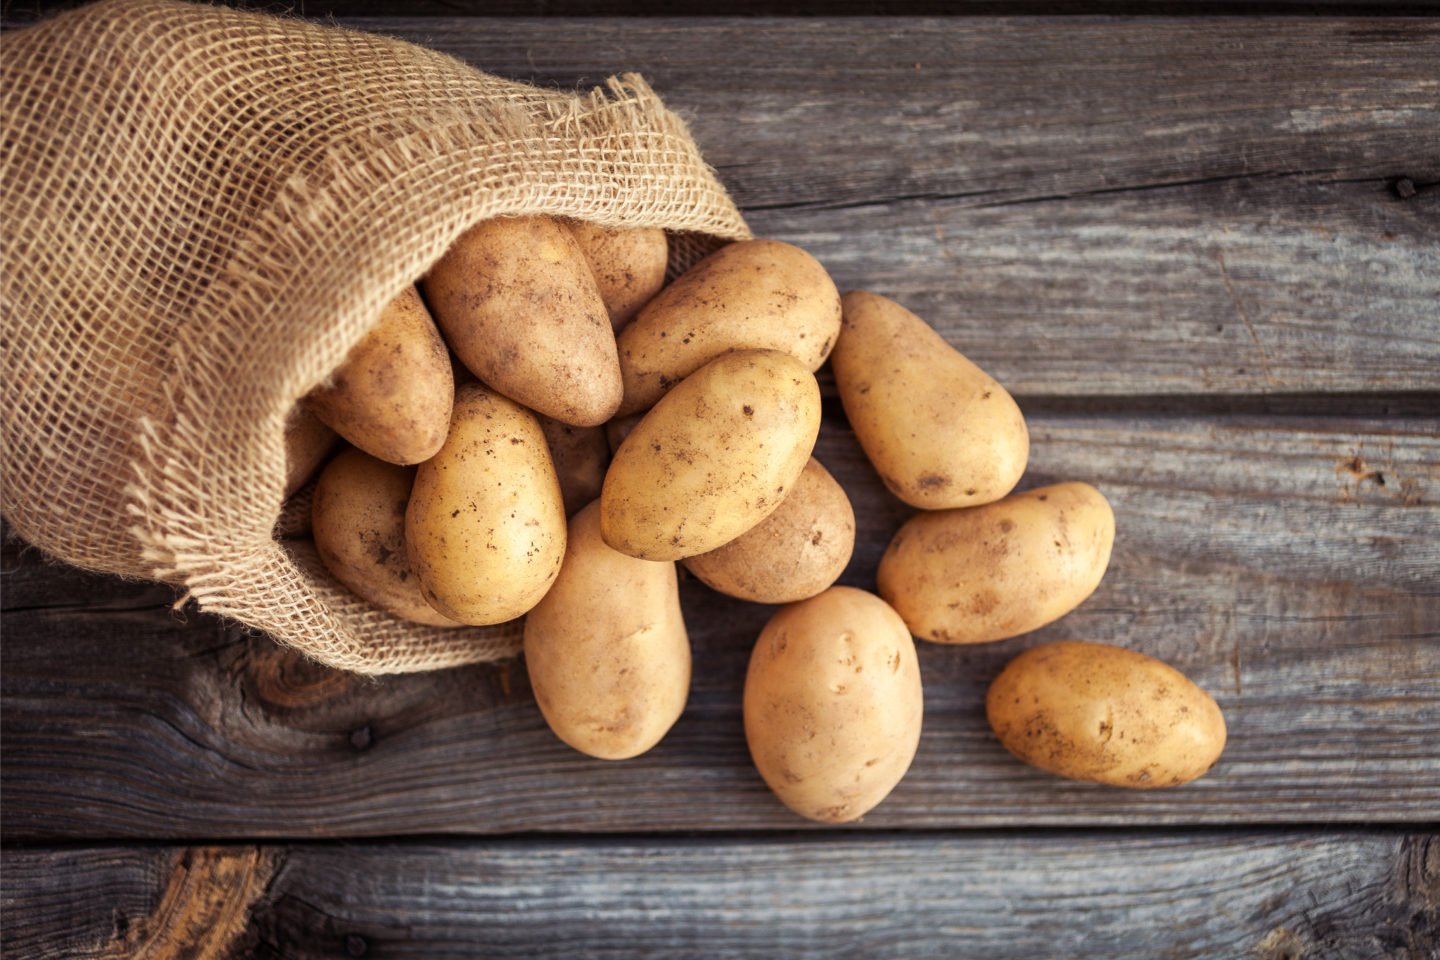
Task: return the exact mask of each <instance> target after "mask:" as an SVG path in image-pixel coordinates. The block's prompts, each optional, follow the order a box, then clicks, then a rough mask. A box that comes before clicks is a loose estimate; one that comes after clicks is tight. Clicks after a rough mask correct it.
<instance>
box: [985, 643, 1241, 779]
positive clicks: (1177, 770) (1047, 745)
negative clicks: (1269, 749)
mask: <svg viewBox="0 0 1440 960" xmlns="http://www.w3.org/2000/svg"><path fill="white" fill-rule="evenodd" d="M985 714H986V716H987V717H988V718H989V719H990V726H991V728H992V729H993V730H994V731H995V735H996V736H997V737H999V738H1000V742H1001V743H1003V744H1004V745H1005V749H1007V750H1009V751H1010V752H1011V753H1013V754H1015V756H1017V757H1019V758H1020V759H1021V760H1024V761H1025V762H1026V763H1028V764H1030V765H1032V766H1036V767H1039V768H1040V769H1041V770H1048V771H1049V772H1051V773H1055V774H1059V775H1060V776H1062V777H1069V778H1070V779H1072V780H1092V781H1094V782H1096V783H1108V784H1111V785H1113V786H1117V787H1139V788H1150V787H1173V786H1178V785H1179V784H1182V783H1188V782H1189V781H1191V780H1194V779H1195V778H1196V777H1199V776H1201V775H1202V774H1204V773H1205V772H1206V771H1207V770H1209V769H1210V768H1211V767H1212V766H1214V765H1215V761H1217V760H1219V759H1220V754H1221V752H1222V751H1223V750H1224V749H1225V717H1224V716H1223V715H1222V714H1221V713H1220V708H1219V706H1217V705H1216V703H1215V701H1214V700H1212V699H1211V698H1210V695H1209V694H1207V693H1206V692H1205V691H1204V690H1201V689H1200V688H1199V687H1197V686H1196V685H1195V684H1194V683H1192V682H1191V681H1190V679H1189V678H1188V677H1186V676H1185V675H1184V674H1182V673H1181V672H1180V671H1178V670H1176V669H1175V668H1174V667H1171V666H1169V665H1168V664H1165V663H1162V662H1160V661H1159V660H1156V659H1155V658H1153V657H1147V656H1145V655H1144V654H1143V653H1136V652H1135V651H1133V650H1125V649H1122V648H1120V647H1112V646H1107V645H1105V644H1101V643H1076V642H1070V641H1066V642H1060V643H1045V644H1041V645H1040V646H1038V647H1034V648H1032V649H1030V650H1026V651H1025V652H1024V653H1022V654H1020V656H1018V657H1016V658H1015V659H1014V660H1011V661H1010V663H1009V664H1008V665H1007V666H1006V667H1005V669H1004V670H1002V671H1001V672H1000V676H998V677H996V678H995V682H994V683H992V684H991V685H990V691H989V693H988V694H987V695H986V697H985Z"/></svg>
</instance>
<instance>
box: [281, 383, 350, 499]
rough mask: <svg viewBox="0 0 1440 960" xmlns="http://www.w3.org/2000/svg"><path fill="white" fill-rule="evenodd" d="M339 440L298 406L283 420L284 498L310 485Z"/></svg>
mask: <svg viewBox="0 0 1440 960" xmlns="http://www.w3.org/2000/svg"><path fill="white" fill-rule="evenodd" d="M339 442H340V438H339V437H338V436H337V435H336V434H335V431H334V430H331V429H330V428H329V427H327V426H325V424H323V423H321V422H320V420H319V419H318V418H317V417H316V416H315V415H314V414H313V413H311V412H310V411H309V410H306V409H305V405H304V404H300V405H298V406H296V407H295V409H293V410H291V411H290V416H289V417H287V418H286V420H285V496H286V497H289V496H290V495H291V494H293V493H294V492H295V491H296V490H299V489H300V488H301V487H303V486H305V484H307V483H309V482H310V478H311V477H313V476H315V471H316V470H319V469H320V464H322V463H324V462H325V458H326V457H328V456H330V451H331V450H334V449H335V444H337V443H339Z"/></svg>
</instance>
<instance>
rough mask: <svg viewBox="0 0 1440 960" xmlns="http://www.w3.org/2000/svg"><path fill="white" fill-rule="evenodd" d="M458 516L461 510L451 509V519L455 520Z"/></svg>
mask: <svg viewBox="0 0 1440 960" xmlns="http://www.w3.org/2000/svg"><path fill="white" fill-rule="evenodd" d="M458 516H460V511H459V510H451V511H450V519H451V520H454V519H455V518H456V517H458Z"/></svg>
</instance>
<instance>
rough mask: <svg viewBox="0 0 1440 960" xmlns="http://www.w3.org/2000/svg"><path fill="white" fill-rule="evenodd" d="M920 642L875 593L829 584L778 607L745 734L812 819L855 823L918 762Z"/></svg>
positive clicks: (752, 681)
mask: <svg viewBox="0 0 1440 960" xmlns="http://www.w3.org/2000/svg"><path fill="white" fill-rule="evenodd" d="M923 710H924V696H923V695H922V693H921V689H920V665H919V662H918V661H917V660H916V657H915V643H914V641H913V640H911V639H910V632H909V631H908V630H906V629H905V624H904V623H903V622H902V621H901V620H900V617H899V616H897V615H896V613H895V611H894V610H891V609H890V607H889V606H887V605H886V604H885V602H884V601H883V600H881V599H880V598H879V597H877V596H875V595H874V594H870V593H866V592H865V591H864V590H856V589H855V588H853V587H831V588H830V589H829V590H826V591H825V592H824V593H822V594H820V595H819V596H817V597H812V598H810V599H809V600H804V601H802V602H800V603H792V604H791V605H789V606H787V607H784V608H782V609H781V610H780V611H779V612H778V613H776V614H775V616H774V617H772V618H771V619H770V622H769V623H767V624H766V625H765V629H764V630H763V631H761V633H760V639H759V641H758V642H757V643H756V644H755V650H754V652H753V653H752V654H751V655H750V670H749V672H748V673H747V674H746V675H745V739H746V740H747V741H748V742H749V744H750V756H751V757H752V758H753V759H754V761H755V766H756V768H757V769H758V770H759V771H760V776H762V777H764V778H765V782H766V783H767V784H768V785H769V786H770V789H771V790H773V791H775V795H776V796H778V797H779V798H780V800H781V801H782V802H783V803H784V804H785V805H786V806H787V807H789V808H790V809H791V810H794V811H795V812H796V813H798V814H800V815H801V816H803V817H809V818H810V819H811V820H819V821H821V822H824V823H844V822H846V821H849V820H858V819H859V818H860V817H862V816H864V815H865V814H866V813H867V812H868V811H870V810H871V809H873V808H874V807H875V805H876V804H878V803H879V802H880V801H881V800H884V799H885V797H886V796H888V795H889V793H890V791H891V790H893V789H894V788H895V785H896V784H897V783H899V782H900V778H901V777H903V776H905V771H906V770H908V769H910V761H911V760H913V759H914V758H915V749H916V747H917V746H918V745H919V743H920V723H921V715H922V713H923Z"/></svg>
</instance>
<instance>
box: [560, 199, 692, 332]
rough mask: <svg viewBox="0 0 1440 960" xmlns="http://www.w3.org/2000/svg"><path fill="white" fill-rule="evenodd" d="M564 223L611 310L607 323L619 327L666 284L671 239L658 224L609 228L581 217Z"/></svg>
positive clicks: (606, 307)
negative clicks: (573, 237)
mask: <svg viewBox="0 0 1440 960" xmlns="http://www.w3.org/2000/svg"><path fill="white" fill-rule="evenodd" d="M566 226H568V227H569V228H570V232H571V233H573V234H574V235H575V241H576V242H577V243H579V244H580V249H581V250H582V251H583V252H584V254H585V259H586V260H588V261H589V262H590V269H591V270H592V271H593V272H594V273H595V284H596V286H598V287H599V288H600V296H601V298H602V299H603V300H604V301H605V309H606V310H607V311H608V312H609V314H610V326H611V327H612V328H613V329H614V330H615V331H617V332H618V331H619V330H620V328H621V327H623V326H625V324H627V323H629V322H630V320H631V318H633V317H634V316H635V313H636V311H638V310H639V309H640V308H641V307H643V306H644V305H645V304H646V303H648V302H649V301H650V298H651V297H653V296H655V294H657V293H659V292H660V288H661V287H663V286H665V268H666V267H667V266H668V265H669V262H670V242H669V240H668V239H667V238H666V236H665V231H664V230H662V229H660V228H659V227H632V228H629V229H624V228H619V229H610V228H608V227H602V226H598V225H596V224H593V223H586V222H585V221H583V220H572V221H569V222H568V223H567V224H566Z"/></svg>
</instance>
